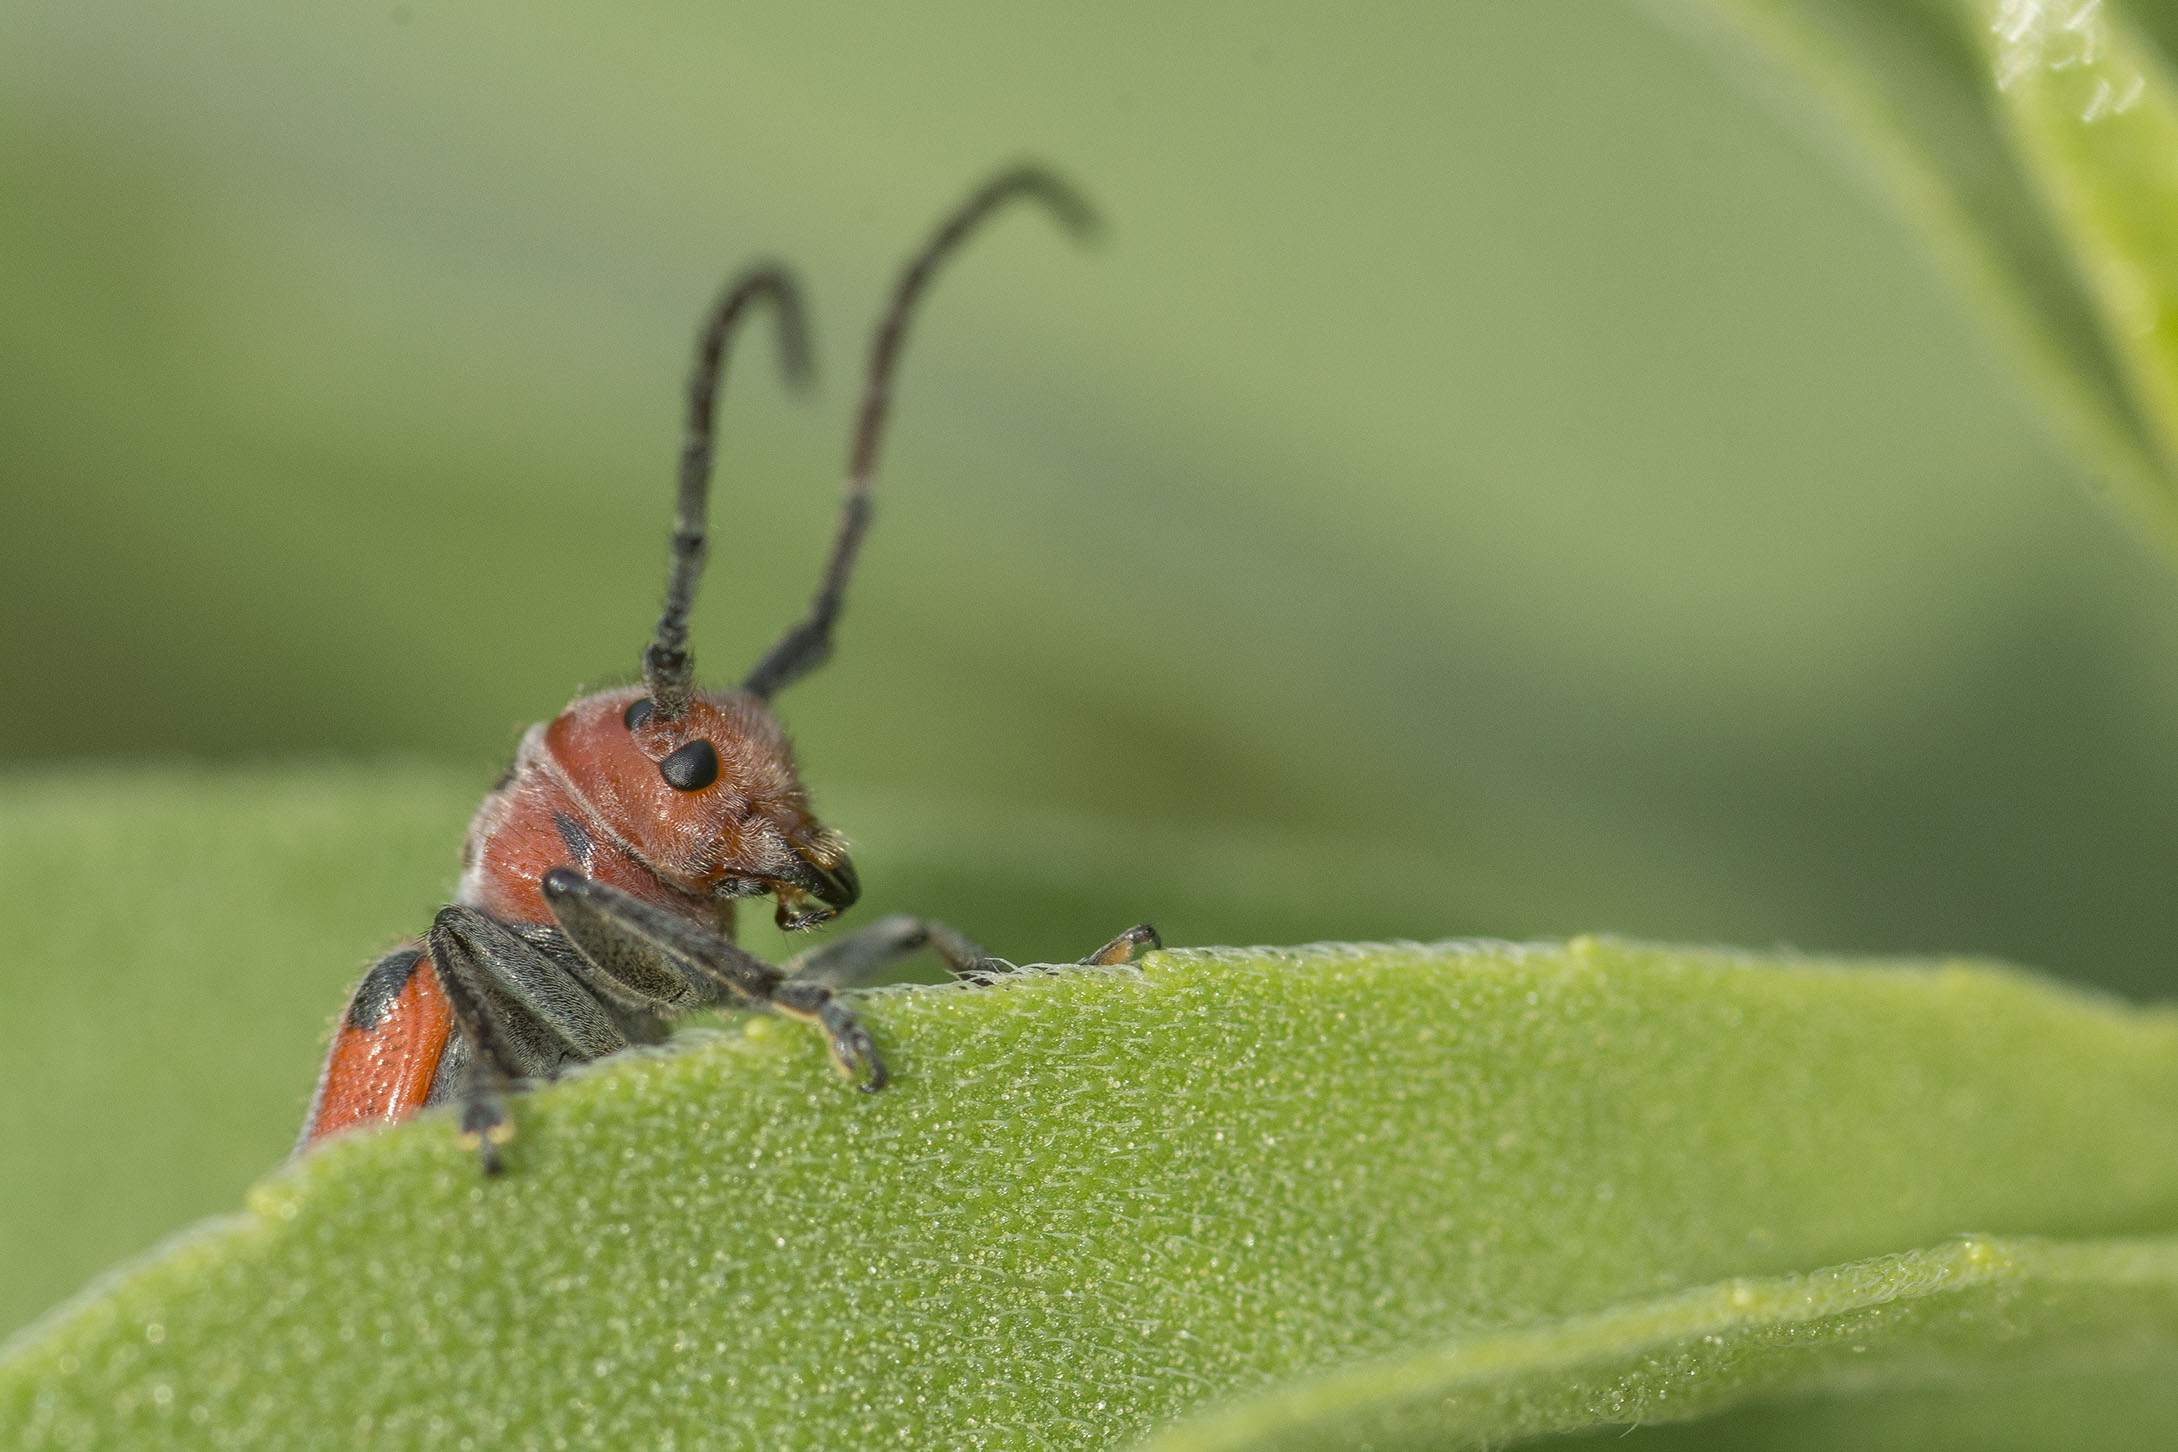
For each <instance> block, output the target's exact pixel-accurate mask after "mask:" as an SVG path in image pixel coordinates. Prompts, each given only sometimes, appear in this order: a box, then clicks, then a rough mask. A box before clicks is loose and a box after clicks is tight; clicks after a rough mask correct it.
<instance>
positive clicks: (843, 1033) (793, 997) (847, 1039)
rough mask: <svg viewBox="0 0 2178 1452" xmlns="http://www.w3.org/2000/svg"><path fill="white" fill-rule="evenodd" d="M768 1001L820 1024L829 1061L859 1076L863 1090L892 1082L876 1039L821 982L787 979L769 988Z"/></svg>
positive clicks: (790, 1012) (781, 1010)
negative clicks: (829, 1051)
mask: <svg viewBox="0 0 2178 1452" xmlns="http://www.w3.org/2000/svg"><path fill="white" fill-rule="evenodd" d="M771 1003H772V1007H774V1008H776V1009H778V1010H779V1011H780V1012H781V1013H784V1014H790V1015H792V1016H793V1017H795V1018H798V1019H803V1020H805V1021H808V1022H811V1023H816V1024H819V1025H821V1026H822V1027H823V1029H824V1042H825V1046H826V1047H827V1048H829V1049H830V1050H831V1051H832V1062H833V1063H834V1064H837V1065H838V1066H839V1071H840V1072H841V1073H842V1074H846V1075H849V1076H850V1077H852V1076H855V1075H861V1076H863V1078H862V1090H863V1092H864V1093H866V1094H875V1093H876V1092H877V1091H878V1090H880V1089H882V1088H884V1087H885V1086H886V1085H887V1084H889V1083H891V1082H892V1075H891V1074H890V1073H888V1072H887V1071H886V1069H885V1061H884V1060H883V1059H882V1058H879V1057H878V1053H877V1041H876V1040H875V1039H873V1038H871V1037H870V1031H869V1030H868V1029H866V1028H864V1027H863V1026H862V1020H861V1019H858V1018H856V1017H855V1015H854V1010H852V1009H850V1008H849V1007H848V1006H847V1004H846V1002H845V1000H843V999H841V998H840V997H839V995H838V994H836V993H834V992H833V991H832V990H831V989H830V988H828V987H826V986H825V985H824V984H822V983H810V982H805V981H801V980H797V979H789V980H787V981H786V982H784V983H782V984H780V985H779V986H778V988H777V989H776V990H774V991H773V993H772V995H771Z"/></svg>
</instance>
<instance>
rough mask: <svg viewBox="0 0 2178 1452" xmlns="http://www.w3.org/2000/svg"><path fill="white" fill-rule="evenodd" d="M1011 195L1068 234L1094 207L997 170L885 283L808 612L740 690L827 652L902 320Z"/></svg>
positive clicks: (1060, 184)
mask: <svg viewBox="0 0 2178 1452" xmlns="http://www.w3.org/2000/svg"><path fill="white" fill-rule="evenodd" d="M1016 198H1020V199H1023V200H1028V201H1036V202H1041V203H1043V205H1044V208H1045V209H1046V210H1047V211H1049V212H1050V213H1051V215H1052V216H1053V217H1054V218H1056V219H1057V221H1058V223H1059V225H1060V226H1062V227H1064V228H1065V229H1066V231H1067V232H1068V233H1069V234H1070V235H1072V236H1074V237H1076V238H1087V237H1089V236H1090V235H1091V234H1093V233H1094V232H1095V231H1096V227H1097V216H1096V212H1095V211H1094V210H1093V209H1092V208H1091V207H1090V205H1089V203H1088V202H1087V201H1086V200H1084V199H1083V197H1082V195H1081V194H1080V193H1079V192H1077V191H1075V190H1074V189H1073V188H1072V187H1071V186H1069V185H1067V183H1066V182H1064V181H1062V180H1060V179H1059V178H1058V177H1057V176H1056V175H1054V174H1053V173H1051V172H1049V171H1046V170H1045V169H1044V168H1042V167H1040V166H1033V165H1031V166H1019V167H1014V168H1012V169H1010V170H1007V171H1002V172H1000V173H999V174H998V175H996V176H994V177H992V178H991V179H990V180H989V181H987V182H985V183H984V184H983V185H982V186H980V187H978V188H977V189H976V191H975V192H974V194H972V195H971V196H970V197H969V198H968V200H967V201H965V202H963V203H961V205H960V206H959V207H958V208H957V209H956V210H955V211H954V212H953V213H952V215H950V216H948V217H947V218H946V219H945V220H944V221H943V222H941V223H940V224H939V225H938V229H937V231H935V232H933V233H932V234H931V237H930V240H929V241H928V242H926V243H924V244H923V247H922V250H921V251H919V252H917V253H916V254H915V255H914V256H913V257H912V258H910V259H909V260H908V265H907V267H906V268H905V269H903V270H902V271H901V273H900V280H899V281H898V282H897V283H895V284H894V286H893V291H892V305H891V306H890V307H888V308H887V309H886V310H885V316H884V318H883V320H882V321H880V322H879V323H878V325H877V334H876V336H875V337H874V338H873V339H872V340H871V343H870V374H869V382H868V384H867V386H866V387H865V388H864V389H863V393H862V411H861V414H860V415H859V417H858V418H857V420H856V422H855V435H854V448H853V450H852V452H850V453H849V455H848V460H847V497H846V499H845V501H844V502H843V503H842V504H841V506H840V516H839V528H838V529H837V530H836V531H835V532H834V534H833V536H832V553H831V555H830V557H829V558H827V559H826V560H825V564H824V574H823V576H822V577H821V579H820V580H819V583H818V585H817V593H816V596H815V597H814V598H813V599H812V600H811V601H810V602H809V613H808V614H807V615H805V616H803V617H802V618H801V620H799V621H797V622H796V623H795V624H794V625H793V626H792V627H791V628H790V629H788V631H787V632H786V634H784V635H782V636H781V637H779V641H778V643H777V644H775V645H773V646H772V648H771V649H770V650H768V651H766V652H764V657H763V659H761V660H759V661H758V662H757V663H756V668H755V669H754V670H751V671H750V672H749V674H748V678H747V679H745V680H744V681H742V683H741V689H742V690H744V691H747V692H749V693H750V694H751V695H754V696H762V697H768V696H770V695H771V694H772V693H773V692H775V691H777V690H779V689H780V688H781V687H783V686H787V685H791V684H792V683H793V682H795V681H796V680H799V679H800V678H801V677H803V676H805V675H807V674H809V672H811V671H813V670H815V669H816V668H817V667H818V666H820V665H823V664H824V662H825V660H826V658H828V657H829V656H830V655H831V654H832V623H833V622H834V621H835V620H837V619H838V618H839V610H840V604H841V602H842V600H843V599H844V598H845V596H846V593H847V580H848V577H849V576H850V575H852V574H853V573H854V568H855V556H856V554H857V553H858V552H859V551H860V550H861V548H862V536H863V534H864V532H865V531H867V530H868V529H869V527H870V480H871V478H872V476H874V475H875V474H876V472H877V447H878V444H879V442H880V440H881V439H882V438H883V437H884V432H885V416H886V413H887V411H888V409H889V408H890V406H891V403H892V374H893V369H894V368H895V367H896V366H897V364H898V363H899V358H900V348H901V346H902V344H904V343H905V342H906V341H907V326H908V320H909V318H910V317H912V316H913V314H914V311H915V304H916V302H917V301H918V300H919V299H920V298H921V297H922V294H923V291H924V289H925V288H927V287H928V286H929V285H930V280H931V279H932V278H933V277H935V276H936V275H937V271H938V268H939V267H940V266H941V265H942V264H943V263H944V262H945V261H946V259H947V258H949V257H951V256H952V255H953V253H954V252H956V251H957V250H959V248H960V245H961V244H962V243H963V242H965V241H967V240H968V238H969V236H970V234H972V233H973V232H974V231H975V230H976V228H977V227H979V226H981V225H982V224H983V222H984V221H985V220H986V219H987V218H989V217H990V215H991V214H992V213H993V212H996V211H998V210H999V209H1000V208H1001V207H1003V206H1005V205H1006V204H1007V203H1008V202H1011V201H1013V200H1015V199H1016Z"/></svg>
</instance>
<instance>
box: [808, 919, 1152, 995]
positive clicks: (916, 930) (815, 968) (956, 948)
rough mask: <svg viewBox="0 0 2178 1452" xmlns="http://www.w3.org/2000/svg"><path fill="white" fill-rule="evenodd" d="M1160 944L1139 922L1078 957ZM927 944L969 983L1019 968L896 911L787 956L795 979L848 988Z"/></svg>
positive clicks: (1086, 963)
mask: <svg viewBox="0 0 2178 1452" xmlns="http://www.w3.org/2000/svg"><path fill="white" fill-rule="evenodd" d="M1159 946H1161V945H1160V944H1159V942H1158V939H1157V930H1156V929H1155V928H1153V927H1151V926H1150V925H1149V924H1148V923H1137V924H1136V925H1135V926H1133V927H1131V928H1129V929H1127V931H1125V932H1124V933H1121V934H1120V935H1119V936H1118V937H1116V938H1114V939H1112V940H1111V941H1110V942H1109V943H1106V944H1105V945H1104V946H1103V947H1101V948H1099V949H1097V950H1096V951H1095V952H1094V953H1091V954H1089V955H1088V956H1087V957H1085V958H1080V959H1077V960H1076V962H1077V964H1078V965H1079V966H1082V967H1099V966H1103V967H1110V966H1114V965H1119V964H1126V963H1132V962H1134V961H1136V960H1137V959H1139V958H1140V957H1141V956H1142V955H1143V954H1144V953H1145V952H1147V951H1149V950H1150V949H1152V948H1156V947H1159ZM924 948H928V949H930V950H931V952H932V953H934V954H936V955H937V958H938V961H939V962H941V963H943V964H944V965H945V971H946V972H948V973H950V974H952V975H953V976H954V977H955V978H959V979H963V980H965V981H967V982H969V983H988V982H990V981H991V980H992V979H993V978H996V977H998V976H999V975H1001V974H1005V973H1012V972H1014V971H1016V968H1015V965H1014V964H1012V963H1009V962H1007V961H1006V960H1005V959H1004V958H993V957H991V956H990V955H989V954H987V953H985V952H984V951H983V949H982V948H981V947H979V946H977V944H976V943H975V942H974V941H973V940H972V939H970V938H969V937H967V936H966V935H965V934H963V933H962V932H961V931H960V930H959V929H957V928H953V927H949V926H947V925H946V924H944V923H941V922H936V921H933V920H931V919H929V918H917V917H910V916H908V915H907V914H905V913H895V914H893V915H892V916H890V917H886V918H880V919H879V920H878V921H876V922H874V923H872V924H870V925H869V926H868V927H866V928H863V929H861V930H860V931H859V932H854V933H850V934H848V935H847V936H846V937H844V938H840V939H838V940H836V941H834V942H830V943H827V944H825V945H824V946H823V947H821V948H812V949H810V950H809V951H808V952H806V953H800V954H797V955H795V956H794V957H792V958H790V959H788V960H787V964H786V975H787V978H788V980H789V981H790V982H796V983H823V984H828V985H830V986H831V987H833V988H849V987H853V986H854V985H856V984H860V983H867V982H869V981H870V980H871V979H872V978H875V977H876V976H877V975H878V974H880V973H883V972H884V971H885V970H886V969H887V968H890V967H891V966H892V965H893V964H895V963H897V962H899V961H900V960H901V959H902V958H905V957H907V956H909V955H910V954H912V953H916V952H919V951H920V950H922V949H924Z"/></svg>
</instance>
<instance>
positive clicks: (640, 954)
mask: <svg viewBox="0 0 2178 1452" xmlns="http://www.w3.org/2000/svg"><path fill="white" fill-rule="evenodd" d="M542 885H543V888H544V898H545V903H546V905H547V906H549V907H550V908H551V909H552V916H553V918H554V919H555V920H556V921H558V923H559V925H560V930H561V931H562V932H564V933H566V934H567V937H568V941H569V942H571V943H573V944H574V945H575V947H576V948H577V949H579V950H580V951H581V953H582V955H583V956H584V957H585V958H588V959H589V960H590V962H591V963H592V964H593V965H594V966H595V967H596V968H597V970H598V971H599V972H600V973H602V974H603V975H605V976H606V977H607V978H610V979H612V980H614V981H615V982H616V983H618V984H620V985H621V986H622V989H623V991H626V992H630V993H642V994H648V995H650V996H651V997H652V999H653V1001H655V1002H657V1003H659V1004H660V1005H668V1004H671V1005H678V1004H684V1003H685V1004H687V1005H688V1006H690V1007H694V1006H696V1005H699V1004H706V1003H728V1004H739V1005H740V1006H742V1007H746V1008H775V1009H777V1010H779V1011H780V1012H781V1013H786V1014H790V1015H792V1016H794V1017H796V1018H802V1019H808V1020H810V1021H812V1022H815V1023H817V1024H820V1025H822V1026H823V1028H824V1033H825V1041H826V1043H827V1044H828V1045H829V1046H830V1048H831V1051H832V1058H833V1060H834V1061H835V1062H837V1063H838V1064H839V1066H840V1068H841V1069H842V1070H844V1071H845V1072H847V1073H850V1074H859V1075H861V1076H862V1079H863V1083H862V1087H863V1088H865V1089H881V1088H883V1087H884V1085H885V1082H886V1079H887V1075H886V1073H885V1063H884V1060H882V1059H881V1058H879V1057H878V1054H877V1045H876V1043H875V1041H873V1040H872V1039H871V1038H870V1033H869V1030H868V1029H865V1028H864V1027H863V1026H862V1024H861V1022H860V1020H858V1019H856V1017H855V1016H854V1013H853V1011H852V1010H851V1009H849V1008H848V1007H847V1005H846V1004H845V1003H844V1002H842V1001H841V1000H840V999H839V998H837V997H835V996H834V995H833V993H832V990H831V988H830V987H828V986H827V985H825V984H823V983H819V982H815V981H809V982H802V983H790V982H788V981H787V978H786V974H785V973H783V972H781V971H780V970H779V969H777V968H775V967H773V966H772V965H771V964H769V963H766V962H765V961H764V960H763V959H761V958H759V957H757V956H756V955H755V954H753V953H750V952H749V951H747V950H746V949H744V948H741V947H738V946H736V945H735V944H733V943H730V942H728V941H727V940H726V939H724V938H722V937H720V936H719V935H718V934H716V933H710V932H706V931H704V930H703V929H702V928H699V927H697V926H696V925H695V924H693V923H690V922H688V921H687V920H686V919H683V918H679V917H676V916H674V915H673V914H672V913H669V912H667V911H665V910H664V909H663V908H658V907H654V906H652V905H651V904H650V903H647V902H644V901H643V900H642V899H641V898H638V897H633V896H631V895H629V894H628V893H625V892H622V891H621V890H620V889H619V888H616V887H612V886H609V885H607V884H605V883H602V882H596V881H593V880H592V879H590V878H587V877H584V876H583V875H582V874H581V873H579V872H575V871H572V870H570V869H568V868H564V867H556V868H554V869H553V870H552V871H550V872H548V873H546V874H545V876H544V882H543V884H542ZM911 921H912V920H907V922H895V921H893V920H888V923H881V924H879V927H881V928H883V927H886V926H887V925H888V924H890V926H891V928H892V930H893V932H894V934H895V936H896V937H897V936H898V935H900V934H901V933H902V932H903V931H906V936H909V937H912V936H913V932H912V931H911V930H907V929H908V922H911ZM885 950H886V945H885V944H884V943H883V942H880V943H878V944H876V945H875V947H874V950H873V951H874V953H875V954H877V955H881V954H882V953H883V952H884V951H885ZM903 951H904V950H903Z"/></svg>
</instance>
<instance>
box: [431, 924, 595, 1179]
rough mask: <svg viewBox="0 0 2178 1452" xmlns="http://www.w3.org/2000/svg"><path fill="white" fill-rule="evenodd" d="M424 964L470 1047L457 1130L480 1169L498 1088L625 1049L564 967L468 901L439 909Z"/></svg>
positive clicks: (488, 1167) (492, 1142) (494, 1165)
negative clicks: (428, 961)
mask: <svg viewBox="0 0 2178 1452" xmlns="http://www.w3.org/2000/svg"><path fill="white" fill-rule="evenodd" d="M431 963H432V967H433V970H434V971H435V972H436V973H437V974H438V977H439V986H440V987H441V988H443V989H444V990H445V991H446V1000H447V1003H448V1004H449V1005H450V1006H451V1007H452V1009H453V1011H454V1022H455V1023H456V1024H457V1025H458V1026H459V1027H460V1029H461V1031H462V1033H463V1035H464V1036H465V1037H466V1038H467V1039H468V1041H469V1045H470V1061H469V1064H468V1066H467V1068H466V1069H465V1070H464V1071H463V1077H462V1083H461V1087H460V1095H461V1103H462V1110H461V1132H462V1135H463V1137H464V1138H465V1139H468V1140H469V1141H470V1142H471V1143H473V1144H475V1145H476V1146H477V1149H478V1152H479V1153H480V1154H481V1155H482V1157H483V1160H484V1169H485V1172H486V1173H487V1174H492V1173H497V1171H498V1168H499V1153H498V1146H499V1145H501V1144H503V1143H505V1142H506V1140H507V1139H508V1138H509V1137H510V1136H511V1135H512V1133H513V1124H512V1122H511V1121H510V1120H509V1119H508V1118H507V1110H506V1090H507V1087H508V1085H509V1083H510V1082H511V1081H513V1080H516V1079H550V1078H554V1077H556V1076H557V1075H558V1074H559V1072H560V1071H561V1070H562V1069H563V1068H565V1067H566V1066H567V1065H569V1064H579V1063H587V1062H588V1061H590V1060H591V1059H598V1058H603V1057H604V1056H605V1055H607V1054H610V1053H613V1052H614V1051H616V1050H619V1049H624V1048H626V1047H627V1046H628V1037H627V1035H626V1034H625V1033H624V1032H622V1030H621V1028H620V1026H619V1025H618V1024H616V1023H615V1022H614V1020H613V1016H612V1015H611V1014H610V1013H609V1012H608V1011H607V1010H606V1008H605V1006H604V1005H603V1004H601V1003H600V1002H599V1001H598V999H597V997H596V996H595V995H594V994H593V993H591V992H590V990H589V989H587V988H586V987H585V986H584V985H583V984H582V982H581V981H580V980H579V979H577V978H576V977H575V976H574V975H573V974H572V973H570V972H569V971H568V969H567V967H566V966H565V965H564V964H562V963H561V962H558V961H556V960H555V958H554V956H553V955H552V954H550V953H548V952H546V951H544V950H543V949H541V948H540V947H539V946H538V945H536V944H535V943H532V942H530V941H529V940H527V939H525V938H523V937H522V936H521V935H519V934H517V933H516V932H515V931H514V930H513V929H511V928H509V927H508V926H507V925H506V924H504V923H501V922H500V921H499V920H498V919H496V918H494V917H492V916H490V915H489V914H487V913H482V912H479V911H477V910H476V909H475V908H470V907H449V908H444V909H441V910H440V912H439V915H438V917H437V918H436V919H434V920H433V922H432V924H431Z"/></svg>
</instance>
